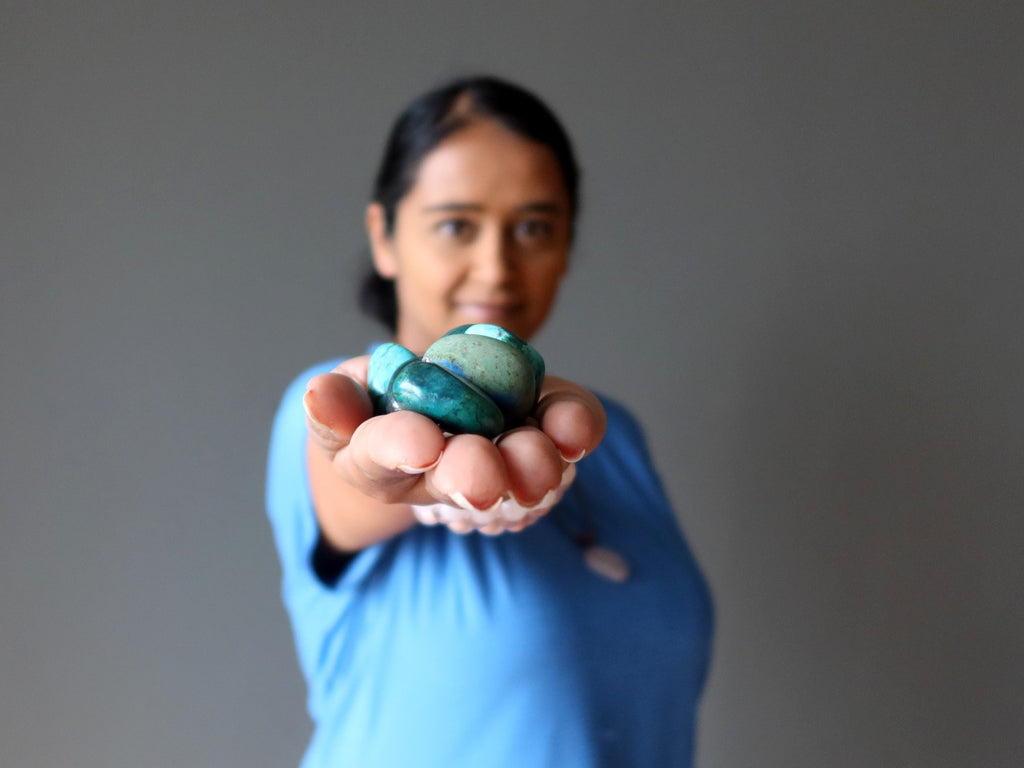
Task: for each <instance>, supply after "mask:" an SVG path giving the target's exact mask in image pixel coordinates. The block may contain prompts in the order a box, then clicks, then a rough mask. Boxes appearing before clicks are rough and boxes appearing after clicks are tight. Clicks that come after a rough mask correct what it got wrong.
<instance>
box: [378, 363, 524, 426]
mask: <svg viewBox="0 0 1024 768" xmlns="http://www.w3.org/2000/svg"><path fill="white" fill-rule="evenodd" d="M387 410H389V411H398V410H408V411H415V412H416V413H420V414H423V415H424V416H426V417H427V418H429V419H431V420H433V421H435V422H436V423H437V424H438V426H440V427H441V429H443V430H445V431H446V432H451V433H453V434H460V433H467V432H469V433H473V434H478V435H483V436H484V437H488V438H493V437H497V436H498V435H500V434H501V432H502V431H503V428H504V424H505V420H504V416H503V414H502V412H501V410H500V409H499V408H498V406H497V405H495V403H494V402H492V401H491V399H490V398H488V396H487V395H486V394H484V393H483V392H482V391H480V389H478V388H477V387H475V386H474V385H473V384H471V383H470V382H468V381H464V380H462V379H459V378H458V377H456V376H453V375H452V374H451V373H449V372H448V371H447V370H445V369H444V368H442V367H441V366H439V365H432V364H431V363H429V362H423V361H420V360H413V361H411V362H407V363H405V364H404V365H402V366H401V367H400V368H399V369H398V371H397V372H396V373H395V375H394V378H392V380H391V382H390V387H389V392H388V395H387Z"/></svg>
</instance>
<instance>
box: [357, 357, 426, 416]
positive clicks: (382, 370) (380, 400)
mask: <svg viewBox="0 0 1024 768" xmlns="http://www.w3.org/2000/svg"><path fill="white" fill-rule="evenodd" d="M413 360H419V358H418V357H416V355H415V354H413V353H412V352H410V351H409V350H408V349H406V348H405V347H403V346H402V345H401V344H392V343H387V344H380V345H379V346H378V347H377V348H376V349H374V350H373V354H371V355H370V364H369V368H368V370H367V374H366V378H367V382H366V383H367V389H368V390H369V392H370V400H372V401H373V409H374V412H375V413H377V414H381V413H384V412H385V410H386V402H387V394H388V389H389V388H390V386H391V380H392V379H393V378H394V377H395V374H396V373H397V372H398V369H399V368H401V367H402V366H403V365H405V364H406V363H409V362H412V361H413Z"/></svg>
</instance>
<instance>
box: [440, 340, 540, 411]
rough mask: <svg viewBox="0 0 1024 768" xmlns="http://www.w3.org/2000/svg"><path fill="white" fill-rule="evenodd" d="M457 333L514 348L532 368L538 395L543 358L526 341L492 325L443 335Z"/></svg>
mask: <svg viewBox="0 0 1024 768" xmlns="http://www.w3.org/2000/svg"><path fill="white" fill-rule="evenodd" d="M458 333H463V334H468V335H470V336H487V337H489V338H492V339H497V340H498V341H503V342H505V343H506V344H511V345H512V346H513V347H515V348H516V349H517V350H518V351H519V352H520V353H521V354H522V355H523V356H524V357H525V358H526V359H527V360H528V361H529V363H530V366H531V367H532V368H533V374H534V376H533V377H534V381H535V383H536V386H537V392H536V394H537V395H540V388H541V385H542V384H543V383H544V358H543V357H541V356H540V353H539V352H538V351H537V350H536V349H534V348H533V347H532V346H530V344H529V343H528V342H527V341H526V340H524V339H522V338H520V337H519V336H516V335H515V334H514V333H512V331H509V330H506V329H504V328H502V327H501V326H500V325H492V324H491V323H473V324H471V325H460V326H459V327H458V328H453V329H452V330H450V331H448V333H446V334H445V335H446V336H451V335H452V334H458Z"/></svg>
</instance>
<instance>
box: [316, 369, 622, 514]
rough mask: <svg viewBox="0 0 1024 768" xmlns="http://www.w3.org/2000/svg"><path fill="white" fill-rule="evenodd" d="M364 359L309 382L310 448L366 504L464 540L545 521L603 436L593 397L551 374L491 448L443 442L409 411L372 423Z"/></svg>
mask: <svg viewBox="0 0 1024 768" xmlns="http://www.w3.org/2000/svg"><path fill="white" fill-rule="evenodd" d="M368 362H369V357H366V356H363V357H357V358H351V359H349V360H347V361H345V362H344V363H342V364H341V365H340V366H338V368H336V369H335V370H334V371H332V372H331V373H326V374H321V375H319V376H316V377H314V378H313V379H312V380H311V381H310V382H309V385H308V387H307V392H306V395H305V398H304V400H303V404H304V405H305V408H306V414H307V421H308V424H309V430H310V435H311V439H312V441H313V442H314V443H315V445H316V446H317V447H318V448H319V450H321V451H323V452H324V453H325V454H326V455H327V456H328V457H329V458H330V461H331V465H332V467H333V469H334V471H335V473H336V474H337V475H338V476H339V477H340V478H341V479H342V480H344V481H345V482H346V483H347V484H348V485H350V486H351V487H353V488H355V489H356V490H358V491H359V492H360V493H362V494H363V495H364V496H366V497H368V498H370V499H373V500H376V501H378V502H385V503H388V504H407V505H410V506H411V507H412V509H413V512H414V513H415V515H416V517H417V519H418V520H420V522H424V523H429V524H434V523H441V524H444V525H447V526H448V527H449V528H451V529H452V530H453V531H456V532H459V533H465V532H467V531H470V530H479V531H481V532H482V533H488V534H496V533H501V532H504V531H518V530H522V529H523V528H525V527H526V526H528V525H529V524H531V523H532V522H533V521H535V520H537V519H539V518H540V517H541V516H543V515H544V514H545V513H546V512H547V511H548V510H549V509H550V508H551V507H552V506H553V505H554V504H555V502H557V500H558V498H560V497H561V494H562V493H563V492H564V491H565V489H566V488H567V487H568V486H569V485H570V484H571V482H572V479H573V477H574V476H575V471H574V464H575V462H577V461H579V460H580V459H581V458H582V457H583V456H584V455H586V454H588V453H590V452H591V451H593V450H594V449H595V448H596V447H597V445H598V444H599V443H600V441H601V438H602V437H603V436H604V430H605V424H606V421H605V413H604V408H603V407H602V406H601V403H600V401H599V400H598V399H597V398H596V397H595V396H594V395H593V394H591V393H590V392H588V391H587V390H585V389H583V388H582V387H580V386H578V385H576V384H573V383H572V382H570V381H567V380H565V379H560V378H557V377H553V376H548V377H547V378H546V379H545V382H544V386H543V387H542V389H541V396H540V399H539V402H538V405H537V408H536V409H535V411H534V413H533V415H532V417H531V419H530V424H529V425H528V426H524V427H520V428H518V429H514V430H511V431H509V432H506V433H504V434H502V435H500V436H499V437H498V438H496V439H495V440H493V441H491V440H488V439H487V438H484V437H481V436H479V435H469V434H466V435H452V436H446V435H445V434H444V433H443V432H442V431H441V430H440V428H438V426H437V425H436V424H434V422H432V421H431V420H430V419H428V418H427V417H425V416H422V415H420V414H418V413H414V412H412V411H397V412H394V413H388V414H385V415H382V416H374V415H373V407H372V405H371V403H370V398H369V395H368V394H367V391H366V374H367V366H368Z"/></svg>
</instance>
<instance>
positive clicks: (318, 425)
mask: <svg viewBox="0 0 1024 768" xmlns="http://www.w3.org/2000/svg"><path fill="white" fill-rule="evenodd" d="M307 397H309V393H308V392H307V393H306V394H305V395H304V396H303V397H302V410H304V411H305V412H306V420H307V421H308V422H309V426H310V427H312V428H313V429H314V430H316V431H317V432H318V433H319V434H321V435H323V436H324V437H335V434H334V430H332V429H331V428H330V427H328V426H327V425H326V424H324V423H322V422H320V421H317V419H316V418H315V417H314V416H313V413H312V412H311V411H310V410H309V403H307V402H306V398H307Z"/></svg>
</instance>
